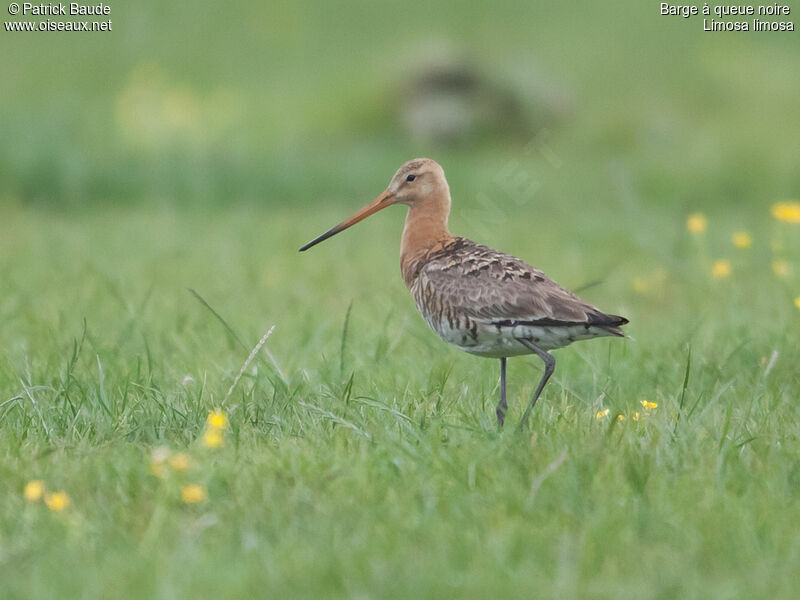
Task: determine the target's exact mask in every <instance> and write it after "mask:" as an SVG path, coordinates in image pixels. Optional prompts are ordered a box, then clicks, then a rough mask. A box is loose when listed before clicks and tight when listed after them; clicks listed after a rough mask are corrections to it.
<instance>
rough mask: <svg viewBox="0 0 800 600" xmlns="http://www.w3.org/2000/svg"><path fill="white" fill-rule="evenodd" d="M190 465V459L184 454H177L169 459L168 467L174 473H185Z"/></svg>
mask: <svg viewBox="0 0 800 600" xmlns="http://www.w3.org/2000/svg"><path fill="white" fill-rule="evenodd" d="M191 464H192V459H191V458H189V455H188V454H186V453H185V452H178V453H177V454H174V455H173V456H172V458H170V459H169V466H171V467H172V468H173V469H175V470H176V471H185V470H186V469H188V468H189V465H191Z"/></svg>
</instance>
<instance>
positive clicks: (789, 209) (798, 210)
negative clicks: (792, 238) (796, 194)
mask: <svg viewBox="0 0 800 600" xmlns="http://www.w3.org/2000/svg"><path fill="white" fill-rule="evenodd" d="M772 216H773V217H775V218H776V219H778V221H783V222H784V223H792V224H793V225H800V202H796V201H792V200H786V201H785V202H776V203H775V204H773V205H772Z"/></svg>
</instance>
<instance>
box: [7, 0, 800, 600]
mask: <svg viewBox="0 0 800 600" xmlns="http://www.w3.org/2000/svg"><path fill="white" fill-rule="evenodd" d="M584 4H585V5H581V6H580V7H579V8H575V7H573V6H571V5H570V6H567V5H564V6H563V7H562V6H561V5H555V4H553V5H552V6H551V5H548V6H537V5H536V4H535V3H521V2H516V1H511V0H509V1H507V2H501V3H495V5H494V9H493V10H491V11H489V10H483V9H481V8H480V7H478V6H477V5H475V6H473V7H471V8H469V9H467V8H466V7H465V8H463V10H459V11H453V10H452V8H451V7H450V6H449V5H447V6H446V5H444V4H442V5H438V4H433V5H431V4H430V3H426V4H425V5H424V7H416V8H415V7H413V6H411V5H409V3H407V2H404V3H384V4H382V5H380V6H376V7H374V9H373V8H370V9H369V10H367V9H366V8H365V6H364V5H363V3H355V2H352V3H350V2H343V3H339V4H338V5H337V8H336V10H335V11H328V12H326V11H324V10H322V9H320V10H317V9H312V8H310V5H308V6H306V5H302V4H298V3H293V4H289V3H276V4H274V5H270V7H269V8H264V7H261V5H255V4H253V5H252V6H251V5H247V4H245V5H244V6H243V8H242V10H241V11H235V12H234V11H231V12H226V13H224V14H222V13H220V11H219V8H218V7H217V6H216V5H212V4H210V3H204V2H200V3H194V4H192V6H191V7H189V8H187V7H184V6H183V5H182V4H181V3H174V4H173V5H171V7H172V8H171V9H170V12H166V13H165V12H164V10H165V9H164V8H163V6H162V5H161V4H158V5H156V4H154V3H147V2H144V3H139V4H137V5H135V6H134V5H130V6H124V7H123V6H114V8H113V11H114V15H113V18H114V20H115V23H118V25H119V28H120V29H119V30H115V34H114V36H113V37H112V36H108V37H92V38H91V39H89V38H86V37H77V36H72V37H70V36H59V35H54V36H49V35H48V36H46V35H45V34H41V35H38V34H37V35H29V36H17V37H11V36H10V35H0V45H2V48H3V51H4V53H5V51H6V50H8V51H9V55H11V56H13V57H14V59H13V60H7V61H3V62H2V64H0V77H2V79H3V81H4V83H5V84H6V85H8V86H9V89H14V90H15V94H14V95H13V97H10V98H8V99H7V101H6V100H4V102H3V103H2V106H0V498H2V501H1V502H0V598H11V599H13V598H25V599H28V598H51V597H70V598H71V597H84V598H105V597H124V598H152V597H163V598H191V597H213V596H218V597H224V598H245V597H248V598H249V597H253V596H264V595H269V596H272V597H279V598H283V597H292V598H295V597H313V598H319V597H324V598H345V597H347V598H373V597H374V598H393V597H397V598H409V597H414V598H452V597H464V598H484V597H488V596H503V595H505V596H507V597H531V596H534V597H545V598H548V597H552V598H664V599H667V598H681V599H684V598H689V599H691V598H703V599H706V598H725V599H727V598H753V597H757V598H762V597H770V598H774V599H776V600H777V599H782V598H787V599H788V598H793V597H794V596H795V595H796V584H795V578H796V573H797V572H798V569H800V533H798V528H797V526H796V524H797V522H798V519H799V518H800V504H799V503H798V497H800V425H798V423H800V405H799V404H798V403H797V397H798V390H800V374H799V373H798V370H797V368H796V365H797V364H798V362H800V348H799V347H798V344H797V331H798V327H800V310H798V309H797V307H796V306H795V298H797V297H798V296H800V238H798V232H800V229H798V227H797V226H793V225H790V224H785V223H779V222H778V221H776V220H775V219H774V218H772V216H771V215H770V206H771V205H772V204H773V203H774V202H777V201H780V200H784V199H797V197H798V190H800V179H798V171H797V168H796V165H797V164H798V161H800V147H798V145H797V143H796V131H798V128H800V113H798V111H797V110H796V99H797V97H798V95H800V80H798V79H797V77H795V76H794V75H795V71H796V68H795V65H796V64H797V61H798V60H800V47H798V46H797V44H796V43H793V42H792V40H793V39H794V38H790V37H789V36H785V35H778V34H767V35H761V36H756V35H733V34H725V35H716V34H703V33H702V32H701V31H700V28H701V25H700V24H698V23H696V22H694V21H692V20H689V21H686V20H683V19H679V20H672V19H669V18H667V17H660V16H659V15H658V14H657V12H658V11H657V7H655V9H654V7H646V6H645V5H643V4H642V3H639V2H635V3H634V2H630V3H620V5H619V6H614V7H610V6H608V5H605V4H603V5H601V4H597V3H584ZM182 8H184V9H185V10H183V11H182V10H181V9H182ZM190 14H191V19H189V18H188V15H190ZM409 14H412V15H414V17H413V18H411V17H408V16H405V17H403V18H400V17H398V15H409ZM156 15H158V18H156ZM143 23H148V24H150V26H148V27H144V26H143V25H142V24H143ZM230 32H235V33H234V34H232V33H230ZM131 40H135V41H136V43H133V42H132V41H131ZM199 40H200V41H199ZM387 40H390V42H391V43H389V42H387ZM443 41H444V42H448V43H452V44H453V45H454V46H455V47H456V48H469V49H471V51H472V53H473V56H474V57H475V60H476V62H478V63H479V64H480V65H481V66H482V67H483V68H484V69H485V71H486V72H489V73H491V74H492V75H493V76H494V77H496V78H497V79H499V80H505V81H510V82H515V83H517V84H518V85H520V87H521V88H522V89H528V88H537V87H539V86H541V87H543V88H544V89H545V90H551V91H552V90H555V91H556V92H557V95H559V97H562V98H564V105H565V110H564V111H563V114H562V118H561V120H560V121H558V122H553V123H545V124H544V125H543V126H542V127H541V128H539V129H537V130H536V131H535V132H533V134H532V137H531V138H529V139H528V138H526V139H524V140H522V141H518V142H507V141H506V140H504V139H502V138H500V139H493V138H491V137H488V138H485V139H484V138H480V139H474V140H471V141H470V143H469V144H467V145H466V146H464V147H455V148H453V147H451V148H439V147H436V146H432V145H429V144H420V143H416V142H414V141H413V140H411V139H409V137H408V136H407V135H406V134H405V133H404V132H403V130H402V127H400V126H399V125H398V123H397V106H396V99H395V97H394V96H393V94H392V91H393V90H395V89H396V86H397V84H398V81H399V80H400V78H401V77H402V75H403V73H404V72H406V71H407V70H408V69H409V65H410V64H414V63H415V61H416V60H417V58H415V57H418V56H420V55H421V54H424V52H425V49H426V48H430V47H431V46H434V47H435V46H436V45H437V44H439V43H441V42H443ZM52 56H61V57H63V60H61V61H53V60H52ZM526 98H528V97H527V96H526ZM419 155H430V156H433V157H434V158H436V159H437V160H439V161H440V162H441V163H442V164H443V165H444V166H445V168H446V171H447V173H448V177H449V180H450V183H451V188H452V191H453V196H454V212H453V215H452V218H451V228H452V230H453V231H454V232H455V233H459V234H462V235H467V236H469V237H471V238H473V239H475V240H477V241H480V242H482V243H486V244H489V245H491V246H493V247H497V248H500V249H502V250H505V251H508V252H511V253H513V254H515V255H518V256H520V257H522V258H524V259H526V260H528V261H529V262H531V263H533V264H535V265H536V266H538V267H540V268H542V269H544V270H545V271H546V272H547V273H548V274H550V275H551V276H552V277H554V278H555V279H556V280H558V281H559V282H560V283H562V284H563V285H565V286H566V287H569V288H571V289H579V288H583V289H582V291H581V295H582V296H584V297H586V298H587V299H588V300H590V301H592V302H593V303H595V304H597V305H598V306H599V307H600V308H602V309H604V310H607V311H609V312H613V313H617V314H622V315H625V316H626V317H628V318H630V320H631V324H630V326H628V327H627V331H628V332H629V334H630V335H631V336H632V337H633V338H634V340H616V339H615V340H608V339H603V340H594V341H587V342H582V343H579V344H575V345H574V346H572V347H569V348H567V349H564V350H560V351H558V352H557V353H556V358H557V361H558V362H557V368H556V373H555V375H554V377H553V379H552V380H551V382H550V383H549V384H548V387H547V388H546V389H545V392H544V394H543V396H542V398H541V399H540V401H539V403H538V404H537V406H536V408H535V410H534V412H533V413H532V415H531V422H530V427H529V429H528V430H527V431H525V432H524V433H522V434H518V433H517V432H516V431H515V430H514V427H513V426H514V425H516V423H517V422H518V421H519V418H520V417H521V415H522V412H523V410H524V407H525V405H526V402H527V401H528V399H529V398H530V395H531V393H532V392H533V389H534V387H535V385H536V383H537V381H538V379H539V376H540V373H541V370H540V369H541V365H540V364H539V361H538V360H536V359H534V358H517V359H513V360H511V361H509V373H508V381H509V404H510V406H511V411H510V414H509V417H508V421H507V423H508V424H510V425H512V427H507V429H506V430H504V431H499V430H498V428H497V426H496V424H495V417H494V406H495V403H496V401H497V396H498V364H497V361H493V360H487V359H481V358H477V357H472V356H468V355H465V354H461V353H459V352H458V351H457V350H454V349H451V348H448V347H446V346H445V345H444V344H443V343H442V342H440V341H439V340H438V339H437V338H436V337H435V336H434V334H432V333H431V332H430V331H429V330H428V329H427V326H426V325H425V323H424V322H423V321H422V320H421V319H420V318H419V317H418V316H417V315H416V314H415V313H416V311H415V308H414V306H413V302H412V300H411V298H410V297H409V295H408V293H407V291H406V290H405V288H404V287H403V284H402V281H401V279H400V277H399V265H398V257H397V250H398V246H399V235H400V228H401V221H402V216H401V213H402V209H400V208H397V209H392V210H389V211H386V212H384V213H381V215H378V216H376V217H373V218H372V219H370V220H369V221H367V222H366V223H364V224H363V225H360V226H359V227H358V228H355V229H354V230H352V231H348V232H347V233H345V234H342V235H341V236H340V237H337V238H335V239H332V240H330V241H327V242H325V245H324V246H320V247H319V248H314V249H313V250H311V251H309V252H308V253H303V254H299V253H298V252H297V248H298V247H299V246H300V245H301V244H303V243H304V242H306V241H308V240H310V239H311V238H312V237H314V236H315V235H317V234H319V233H320V232H322V231H324V230H326V229H327V228H328V227H330V226H331V225H333V224H335V223H337V222H339V221H340V220H341V219H342V218H343V217H345V216H347V215H349V214H350V213H351V212H352V211H353V210H354V209H355V208H357V207H359V206H361V205H362V204H363V203H366V202H367V201H368V200H370V199H371V198H373V197H374V196H375V195H376V194H377V193H379V192H380V191H381V189H382V188H383V186H384V185H385V184H386V182H387V181H388V179H389V177H390V175H391V174H392V172H393V170H394V169H396V168H397V166H399V164H400V163H402V162H403V161H404V160H406V159H408V158H411V157H412V156H419ZM693 212H702V213H704V214H705V215H706V216H707V217H708V229H707V231H706V232H705V233H703V234H698V235H691V234H690V233H688V232H687V231H686V218H687V216H688V215H689V214H690V213H693ZM740 230H747V231H748V232H749V233H750V234H751V235H752V239H753V245H752V247H751V248H748V249H738V248H735V247H734V245H733V244H732V243H731V235H732V234H733V233H734V232H735V231H740ZM718 259H727V260H730V261H731V273H730V275H729V276H728V277H723V278H714V277H713V276H712V264H713V263H714V261H715V260H718ZM776 259H781V260H785V261H787V263H788V265H789V273H788V274H786V275H785V276H784V277H778V276H776V275H775V274H774V273H773V269H772V263H773V261H774V260H776ZM190 290H193V291H194V293H193V292H192V291H190ZM272 327H274V330H273V331H272V333H271V335H270V336H269V337H268V339H266V341H264V345H263V348H261V349H260V350H258V351H256V352H255V353H254V355H253V356H252V358H251V360H250V362H249V363H247V360H248V358H250V355H251V352H252V351H253V349H254V348H256V347H257V344H258V343H260V341H261V340H263V339H264V336H265V335H266V334H267V332H268V331H270V330H271V328H272ZM243 365H244V366H243ZM643 400H645V401H647V402H653V403H656V404H657V405H658V406H657V407H656V408H652V409H650V410H647V409H646V408H645V407H644V406H643V405H642V404H641V402H642V401H643ZM217 409H221V410H223V411H224V412H225V414H226V415H227V419H228V423H227V426H226V428H225V429H224V445H223V446H222V447H220V448H209V447H206V446H205V445H204V444H203V439H204V435H205V433H206V431H207V428H208V425H207V424H206V419H207V416H208V414H209V413H210V412H211V411H214V410H217ZM606 409H607V410H608V414H607V415H606V416H605V417H602V416H601V418H597V415H598V413H600V414H601V415H602V414H603V413H604V411H605V410H606ZM637 413H638V415H639V416H638V420H637V418H636V414H637ZM617 415H622V416H624V417H625V419H624V420H621V419H617ZM164 448H166V449H167V452H168V453H169V455H170V456H172V457H173V459H174V457H175V455H176V454H179V453H180V454H185V455H187V456H188V458H189V463H188V467H187V468H186V469H182V468H180V467H181V465H180V463H176V464H178V467H179V468H175V467H173V466H169V462H167V463H165V464H160V463H159V464H156V465H155V466H154V465H153V464H152V463H153V458H154V456H155V457H158V456H159V455H160V454H163V453H164V450H163V449H164ZM182 458H183V457H182ZM154 470H155V471H156V472H157V473H154ZM32 480H42V481H44V483H45V485H46V487H47V489H48V490H50V491H59V490H63V491H64V492H66V493H67V495H68V497H69V499H70V504H69V506H67V507H66V508H64V510H61V511H56V510H51V509H50V508H48V507H47V505H46V504H45V503H44V502H43V501H42V500H41V499H40V500H36V501H29V500H26V499H25V497H24V495H23V490H24V489H25V486H26V484H27V483H28V482H30V481H32ZM194 484H198V485H201V486H205V487H204V488H199V489H196V490H195V492H196V494H195V495H196V499H198V500H200V501H199V502H196V503H187V502H184V501H183V499H182V488H183V487H184V486H187V485H194ZM204 495H207V498H205V500H204V499H203V496H204Z"/></svg>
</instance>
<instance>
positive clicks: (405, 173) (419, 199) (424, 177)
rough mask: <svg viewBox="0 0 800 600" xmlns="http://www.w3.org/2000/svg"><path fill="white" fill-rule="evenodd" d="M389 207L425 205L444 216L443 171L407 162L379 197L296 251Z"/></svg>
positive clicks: (420, 161) (422, 161) (423, 161)
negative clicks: (442, 213) (395, 205)
mask: <svg viewBox="0 0 800 600" xmlns="http://www.w3.org/2000/svg"><path fill="white" fill-rule="evenodd" d="M393 204H406V205H407V206H410V207H422V206H425V207H428V208H430V209H432V210H435V211H437V212H438V211H443V212H444V213H445V215H446V214H448V213H449V212H450V188H449V187H448V185H447V179H445V176H444V169H442V167H441V166H440V165H439V163H437V162H436V161H435V160H431V159H430V158H415V159H413V160H410V161H408V162H407V163H405V164H404V165H403V166H402V167H400V168H399V169H398V170H397V172H396V173H395V174H394V176H393V177H392V180H391V181H390V182H389V185H388V187H387V188H386V189H385V190H384V191H383V193H382V194H381V195H380V196H378V197H377V198H375V200H373V201H372V202H371V203H370V204H367V205H366V206H365V207H363V208H362V209H361V210H359V211H358V212H357V213H356V214H354V215H353V216H352V217H350V218H349V219H346V220H344V221H342V222H341V223H339V224H338V225H336V226H335V227H333V228H331V229H329V230H328V231H326V232H325V233H323V234H322V235H320V236H319V237H317V238H314V239H313V240H311V241H310V242H309V243H308V244H306V245H305V246H303V247H302V248H300V251H301V252H302V251H303V250H308V249H309V248H311V247H312V246H315V245H316V244H319V243H320V242H323V241H325V240H327V239H328V238H329V237H332V236H334V235H336V234H337V233H339V232H340V231H344V230H345V229H347V228H348V227H352V226H353V225H355V224H356V223H358V222H359V221H363V220H364V219H366V218H367V217H368V216H370V215H374V214H375V213H376V212H378V211H379V210H383V209H384V208H386V207H388V206H392V205H393Z"/></svg>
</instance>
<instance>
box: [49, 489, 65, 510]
mask: <svg viewBox="0 0 800 600" xmlns="http://www.w3.org/2000/svg"><path fill="white" fill-rule="evenodd" d="M44 503H45V504H46V505H47V508H49V509H50V510H52V511H53V512H61V511H62V510H64V509H65V508H67V507H68V506H69V496H68V495H67V492H50V493H47V494H45V495H44Z"/></svg>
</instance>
